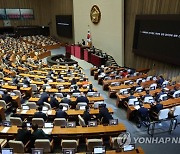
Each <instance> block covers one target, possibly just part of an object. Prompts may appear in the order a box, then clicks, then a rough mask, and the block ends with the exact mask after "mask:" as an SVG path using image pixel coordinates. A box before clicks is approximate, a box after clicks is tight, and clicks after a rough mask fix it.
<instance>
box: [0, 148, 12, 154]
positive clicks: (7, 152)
mask: <svg viewBox="0 0 180 154" xmlns="http://www.w3.org/2000/svg"><path fill="white" fill-rule="evenodd" d="M1 153H2V154H13V153H14V152H13V148H3V149H2V151H1Z"/></svg>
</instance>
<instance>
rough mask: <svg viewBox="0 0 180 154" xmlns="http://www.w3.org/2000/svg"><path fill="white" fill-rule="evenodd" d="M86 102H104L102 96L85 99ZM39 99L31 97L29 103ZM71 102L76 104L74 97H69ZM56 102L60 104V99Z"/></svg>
mask: <svg viewBox="0 0 180 154" xmlns="http://www.w3.org/2000/svg"><path fill="white" fill-rule="evenodd" d="M87 98H88V100H89V104H93V103H94V102H97V101H104V98H103V97H102V96H100V97H87ZM39 99H40V98H37V97H31V98H29V100H28V101H29V102H37V101H38V100H39ZM70 99H71V102H76V99H77V98H76V97H71V98H70ZM57 100H58V101H59V102H60V101H61V98H57ZM49 101H50V98H49Z"/></svg>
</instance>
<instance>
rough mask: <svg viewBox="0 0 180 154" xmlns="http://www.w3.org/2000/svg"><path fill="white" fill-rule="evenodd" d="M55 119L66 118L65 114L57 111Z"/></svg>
mask: <svg viewBox="0 0 180 154" xmlns="http://www.w3.org/2000/svg"><path fill="white" fill-rule="evenodd" d="M56 118H67V113H66V112H65V111H63V110H58V111H57V112H56Z"/></svg>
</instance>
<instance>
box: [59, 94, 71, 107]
mask: <svg viewBox="0 0 180 154" xmlns="http://www.w3.org/2000/svg"><path fill="white" fill-rule="evenodd" d="M61 103H66V104H69V105H71V100H70V99H69V98H67V93H63V98H62V99H61Z"/></svg>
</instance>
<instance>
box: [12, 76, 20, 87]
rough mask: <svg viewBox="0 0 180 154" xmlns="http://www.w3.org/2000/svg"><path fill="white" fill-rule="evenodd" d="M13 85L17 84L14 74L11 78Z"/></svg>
mask: <svg viewBox="0 0 180 154" xmlns="http://www.w3.org/2000/svg"><path fill="white" fill-rule="evenodd" d="M12 82H13V85H17V84H18V83H19V80H18V79H17V78H16V77H15V76H14V77H13V79H12Z"/></svg>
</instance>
